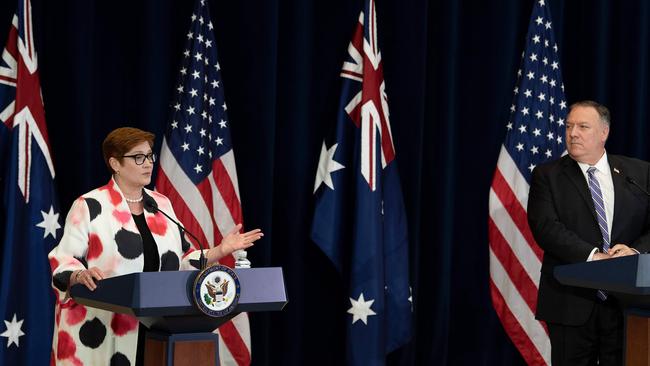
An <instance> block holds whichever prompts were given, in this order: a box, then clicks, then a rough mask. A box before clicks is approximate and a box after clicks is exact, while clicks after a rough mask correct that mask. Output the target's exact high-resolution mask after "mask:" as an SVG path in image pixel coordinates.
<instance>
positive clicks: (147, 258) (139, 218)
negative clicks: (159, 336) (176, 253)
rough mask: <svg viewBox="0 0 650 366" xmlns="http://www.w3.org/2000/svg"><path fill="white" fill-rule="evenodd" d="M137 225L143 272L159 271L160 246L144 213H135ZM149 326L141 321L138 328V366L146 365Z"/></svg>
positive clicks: (136, 360) (136, 359) (134, 218)
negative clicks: (146, 337)
mask: <svg viewBox="0 0 650 366" xmlns="http://www.w3.org/2000/svg"><path fill="white" fill-rule="evenodd" d="M133 220H135V225H136V226H137V227H138V231H139V232H140V236H141V237H142V251H143V253H144V268H143V269H142V271H143V272H158V271H159V269H160V257H159V256H158V247H157V246H156V242H155V240H153V235H151V230H149V227H148V226H147V221H146V220H145V218H144V213H141V214H140V215H133ZM146 330H147V328H146V327H145V326H144V325H142V323H140V325H139V328H138V351H137V353H136V358H135V364H136V366H140V365H144V341H145V333H146Z"/></svg>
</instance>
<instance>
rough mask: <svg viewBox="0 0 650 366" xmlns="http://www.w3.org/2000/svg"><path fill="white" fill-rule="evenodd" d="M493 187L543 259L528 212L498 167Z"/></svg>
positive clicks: (539, 256)
mask: <svg viewBox="0 0 650 366" xmlns="http://www.w3.org/2000/svg"><path fill="white" fill-rule="evenodd" d="M492 189H493V190H494V193H496V195H497V197H499V200H500V201H501V203H502V204H503V207H505V208H506V210H507V211H508V214H509V215H510V218H511V219H512V221H513V222H514V223H515V225H516V226H517V228H518V229H519V232H521V234H522V235H523V236H524V239H526V241H527V242H528V244H529V245H530V248H531V249H532V250H533V252H534V253H535V255H536V256H537V258H539V260H540V261H541V260H542V258H543V257H544V252H543V251H542V249H541V248H540V247H539V246H538V245H537V242H536V241H535V238H533V233H532V232H531V231H530V227H529V226H528V215H527V214H526V210H525V209H524V207H523V206H522V205H521V203H520V202H519V200H518V199H517V197H516V196H515V194H514V192H513V191H512V189H510V185H509V184H508V182H507V181H506V180H505V178H504V177H503V175H501V171H500V170H499V169H496V170H495V172H494V179H493V180H492Z"/></svg>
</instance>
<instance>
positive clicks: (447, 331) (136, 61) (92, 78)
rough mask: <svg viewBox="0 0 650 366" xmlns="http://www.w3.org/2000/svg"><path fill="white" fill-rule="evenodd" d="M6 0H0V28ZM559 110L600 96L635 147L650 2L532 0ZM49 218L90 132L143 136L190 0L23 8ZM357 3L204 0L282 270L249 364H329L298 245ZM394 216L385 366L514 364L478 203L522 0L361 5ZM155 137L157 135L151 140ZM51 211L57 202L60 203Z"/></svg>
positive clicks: (334, 333)
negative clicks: (44, 136) (36, 74)
mask: <svg viewBox="0 0 650 366" xmlns="http://www.w3.org/2000/svg"><path fill="white" fill-rule="evenodd" d="M15 2H16V0H4V1H2V3H0V40H3V41H4V39H6V35H7V32H8V29H9V24H10V21H11V17H12V16H13V11H14V9H15V7H16V4H15ZM546 2H547V3H548V4H549V5H550V6H551V8H552V11H553V15H554V23H553V26H554V27H555V32H556V38H557V40H558V46H559V48H560V52H561V55H562V63H561V67H562V72H563V75H564V81H565V87H566V89H565V90H566V94H567V98H568V100H569V102H572V101H575V100H579V99H594V100H598V101H600V102H602V103H604V104H606V105H608V106H609V107H610V108H611V111H612V115H613V121H612V132H611V134H610V141H609V142H608V145H607V149H608V151H610V152H613V153H620V154H626V155H630V156H634V157H637V158H641V159H648V158H649V157H650V145H649V144H647V141H648V139H649V138H650V135H649V132H650V131H648V127H647V119H648V117H649V113H650V111H649V110H648V106H647V104H648V103H647V102H648V97H649V95H648V94H649V90H648V85H649V82H650V80H649V79H650V64H649V61H650V59H649V52H650V39H649V32H650V3H648V2H646V1H643V0H636V1H625V2H610V1H607V0H599V1H559V0H547V1H546ZM32 4H33V11H34V32H35V40H36V44H37V50H38V55H39V66H40V70H41V80H42V90H43V98H44V101H45V111H46V119H47V124H48V129H49V132H50V139H51V144H52V151H53V157H54V163H55V169H56V172H57V181H58V192H59V195H60V202H61V206H62V208H63V209H64V210H67V209H68V208H69V207H70V204H71V203H72V201H73V200H74V199H75V198H76V197H77V196H79V195H80V194H82V193H84V192H86V191H88V190H90V189H92V188H94V187H96V186H99V185H102V184H104V183H105V182H106V181H107V180H108V178H109V175H108V172H107V170H106V168H105V167H104V163H103V161H102V157H101V148H100V146H101V141H102V140H103V138H104V136H105V135H106V134H107V133H108V132H109V131H110V130H112V129H114V128H116V127H119V126H125V125H129V126H135V127H140V128H144V129H148V130H151V131H153V132H155V133H156V134H157V136H158V140H157V143H158V144H159V143H160V139H161V136H162V134H163V131H164V129H165V127H166V125H167V122H168V121H167V113H168V110H169V103H170V100H171V96H172V93H173V92H174V83H175V77H176V73H177V71H178V65H179V61H180V57H181V52H182V47H183V40H184V37H185V33H186V32H187V29H188V26H189V20H190V14H191V11H192V6H193V2H192V1H190V0H141V1H126V0H113V1H88V0H76V1H73V0H68V1H56V2H54V1H46V0H32ZM361 4H362V1H361V0H353V1H350V0H331V1H315V0H313V1H311V0H309V1H308V0H284V1H279V0H265V1H219V0H210V6H211V10H212V18H213V23H214V28H215V33H216V38H217V47H218V49H219V55H220V58H221V59H220V61H221V67H222V76H223V79H224V87H225V94H226V100H227V102H228V114H229V116H230V119H231V121H230V122H231V128H232V138H233V145H234V147H235V156H236V160H237V169H238V174H239V185H240V191H241V197H242V204H243V210H244V217H245V224H246V227H248V228H253V227H260V228H262V229H263V230H264V232H265V234H266V236H265V237H264V239H263V240H262V241H261V242H260V243H259V244H257V245H256V246H255V247H254V248H253V249H252V250H250V251H249V256H250V258H251V260H252V262H253V265H254V266H282V267H283V268H284V271H285V276H286V284H287V287H288V292H289V298H290V302H289V304H288V306H287V307H286V308H285V310H284V311H283V312H281V313H273V314H253V315H252V316H251V323H252V337H253V363H254V364H256V365H267V364H268V365H305V364H309V365H318V364H322V365H333V364H341V363H342V362H343V358H344V355H345V352H344V340H343V336H344V334H345V331H344V323H343V322H344V321H346V318H344V317H343V315H342V314H344V313H345V310H346V308H345V307H344V303H343V302H342V301H341V298H343V296H344V293H345V292H344V291H342V289H341V285H340V282H339V281H338V277H337V273H336V271H335V270H334V268H333V267H332V266H331V265H330V263H329V262H328V261H327V259H326V258H325V256H324V255H323V254H322V253H321V252H319V250H318V249H317V247H316V246H315V245H314V244H313V243H312V242H311V241H310V239H309V235H308V233H309V227H310V220H311V214H312V210H313V200H312V190H313V183H314V176H315V172H316V166H317V163H318V155H319V153H320V147H321V142H322V138H323V137H324V135H325V133H326V131H327V130H328V129H329V128H331V126H332V124H333V123H334V121H335V115H336V108H337V105H338V99H339V95H338V92H339V90H340V79H339V77H338V74H339V71H340V68H341V65H342V62H343V59H344V57H345V55H346V49H347V46H348V42H349V41H350V37H351V35H352V31H353V29H354V26H355V23H356V21H357V18H358V15H359V11H360V9H361ZM377 7H378V8H377V13H378V24H379V39H380V46H381V49H382V56H383V61H384V74H385V78H386V85H387V93H388V97H389V104H390V112H391V124H392V130H393V138H394V143H395V147H396V151H397V159H398V163H399V167H400V174H401V180H402V186H403V189H404V198H405V204H406V209H407V215H408V221H409V235H410V241H411V243H410V254H411V280H412V284H413V298H414V311H415V313H414V315H415V334H414V337H413V341H412V342H411V344H410V345H408V346H406V347H404V348H403V349H401V350H400V351H397V352H395V353H393V354H391V355H390V358H389V361H390V363H391V364H396V365H397V364H400V365H518V364H523V361H522V359H521V357H520V356H519V355H518V353H517V352H516V350H515V349H514V347H513V345H512V344H511V342H510V340H509V339H508V338H507V336H506V335H505V333H504V331H503V328H502V327H501V324H500V323H499V320H498V318H497V317H496V315H495V313H494V311H493V309H492V306H491V302H490V298H489V291H488V280H489V270H488V244H487V212H488V210H487V200H488V191H489V186H490V182H491V178H492V174H493V171H494V168H495V164H496V160H497V155H498V151H499V148H500V144H501V143H502V141H503V138H504V135H505V128H504V127H505V124H506V123H507V120H508V116H509V107H510V103H511V99H512V89H513V87H514V84H515V77H516V70H517V68H518V65H519V59H520V55H521V52H522V51H523V45H524V37H525V32H526V28H527V25H528V21H529V16H530V11H531V9H532V1H521V0H504V1H499V2H487V1H478V0H474V1H470V0H462V1H451V0H449V1H426V0H413V1H408V2H404V1H400V0H377ZM158 146H159V145H158ZM63 214H65V212H64V213H63Z"/></svg>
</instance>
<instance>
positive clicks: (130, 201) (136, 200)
mask: <svg viewBox="0 0 650 366" xmlns="http://www.w3.org/2000/svg"><path fill="white" fill-rule="evenodd" d="M124 199H125V200H126V202H128V203H138V202H142V200H143V199H144V194H143V195H142V196H140V198H136V199H134V200H132V199H130V198H126V197H124Z"/></svg>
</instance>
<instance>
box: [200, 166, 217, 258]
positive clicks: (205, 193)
mask: <svg viewBox="0 0 650 366" xmlns="http://www.w3.org/2000/svg"><path fill="white" fill-rule="evenodd" d="M196 189H197V190H198V191H199V194H200V195H201V198H203V202H204V203H205V206H206V207H207V208H208V211H209V212H210V225H212V238H210V242H209V243H208V246H209V247H213V246H216V245H217V244H219V243H220V242H221V234H220V233H219V230H218V229H217V223H216V222H215V221H214V207H213V204H212V187H211V186H210V181H209V180H208V179H207V178H206V179H204V180H202V181H201V182H199V184H197V185H196ZM210 244H212V245H210Z"/></svg>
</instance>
